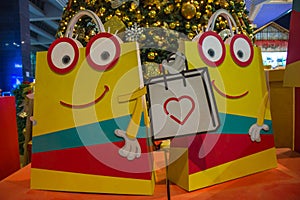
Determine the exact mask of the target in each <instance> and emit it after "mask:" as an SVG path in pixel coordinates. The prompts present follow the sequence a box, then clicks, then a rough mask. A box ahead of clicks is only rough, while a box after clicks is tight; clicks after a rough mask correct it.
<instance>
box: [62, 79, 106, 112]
mask: <svg viewBox="0 0 300 200" xmlns="http://www.w3.org/2000/svg"><path fill="white" fill-rule="evenodd" d="M108 91H109V87H108V86H107V85H104V91H103V93H102V94H101V95H100V96H99V97H98V98H97V99H95V100H94V101H92V102H89V103H86V104H78V105H73V104H69V103H65V102H63V101H59V103H60V104H61V105H63V106H65V107H68V108H75V109H79V108H86V107H89V106H92V105H94V104H96V103H98V102H99V101H100V100H101V99H103V97H104V96H105V95H106V93H107V92H108Z"/></svg>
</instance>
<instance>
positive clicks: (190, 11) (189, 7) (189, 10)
mask: <svg viewBox="0 0 300 200" xmlns="http://www.w3.org/2000/svg"><path fill="white" fill-rule="evenodd" d="M196 11H197V9H196V7H195V5H194V4H191V3H190V2H187V3H184V4H182V7H181V14H182V16H183V17H184V18H186V19H192V18H193V17H194V16H195V15H196Z"/></svg>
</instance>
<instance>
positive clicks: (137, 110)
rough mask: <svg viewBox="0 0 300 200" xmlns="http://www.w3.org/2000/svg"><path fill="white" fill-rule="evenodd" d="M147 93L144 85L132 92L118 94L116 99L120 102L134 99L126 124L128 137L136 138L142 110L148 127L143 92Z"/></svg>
mask: <svg viewBox="0 0 300 200" xmlns="http://www.w3.org/2000/svg"><path fill="white" fill-rule="evenodd" d="M146 93H147V90H146V87H143V88H140V89H138V90H136V91H135V92H133V93H132V94H126V95H122V96H119V98H118V100H119V102H120V103H122V102H128V101H133V100H135V101H136V102H135V107H134V109H133V113H132V116H131V119H130V122H129V124H128V127H127V130H126V133H127V136H128V137H129V138H136V135H137V133H138V130H139V127H140V122H141V116H142V112H143V111H144V118H145V125H146V126H147V127H149V118H148V114H147V105H146V100H145V96H144V95H145V94H146Z"/></svg>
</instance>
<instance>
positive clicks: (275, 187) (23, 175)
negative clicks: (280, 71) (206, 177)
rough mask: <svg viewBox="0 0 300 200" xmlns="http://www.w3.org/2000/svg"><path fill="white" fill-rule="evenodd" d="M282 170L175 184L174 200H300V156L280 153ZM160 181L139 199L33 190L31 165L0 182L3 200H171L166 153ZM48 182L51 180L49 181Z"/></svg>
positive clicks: (158, 155)
mask: <svg viewBox="0 0 300 200" xmlns="http://www.w3.org/2000/svg"><path fill="white" fill-rule="evenodd" d="M276 154H277V159H278V167H277V168H275V169H270V170H267V171H264V172H260V173H256V174H253V175H249V176H246V177H242V178H239V179H236V180H231V181H228V182H225V183H222V184H218V185H214V186H211V187H207V188H204V189H200V190H196V191H193V192H187V191H185V190H183V189H181V188H180V187H178V186H176V185H174V184H172V183H171V185H170V194H171V199H172V200H174V199H175V200H176V199H214V200H218V199H220V200H221V199H222V200H224V199H244V200H247V199H251V200H252V199H264V200H267V199H272V200H276V199H278V200H279V199H280V200H281V199H289V200H291V199H299V197H300V190H299V188H300V154H299V153H296V152H293V151H291V150H290V149H288V148H280V149H276ZM154 160H155V166H156V175H157V181H156V185H155V190H154V194H153V195H151V196H138V195H113V194H110V195H107V194H88V193H72V192H58V191H45V190H32V189H30V168H31V165H27V166H26V167H24V168H22V169H21V170H19V171H17V172H16V173H14V174H12V175H11V176H9V177H7V178H6V179H4V180H2V181H1V182H0V199H5V200H16V199H18V200H25V199H26V200H28V199H30V200H35V199H44V200H50V199H60V200H69V199H77V200H85V199H89V200H98V199H99V200H100V199H101V200H106V199H107V200H111V199H118V200H125V199H131V200H135V199H167V193H166V184H165V169H164V168H161V167H162V166H164V162H165V160H164V154H163V152H155V153H154ZM45 181H47V180H45Z"/></svg>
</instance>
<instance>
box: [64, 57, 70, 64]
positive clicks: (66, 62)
mask: <svg viewBox="0 0 300 200" xmlns="http://www.w3.org/2000/svg"><path fill="white" fill-rule="evenodd" d="M70 60H71V58H70V56H68V55H66V56H64V57H63V58H62V62H63V64H68V63H69V62H70Z"/></svg>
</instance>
